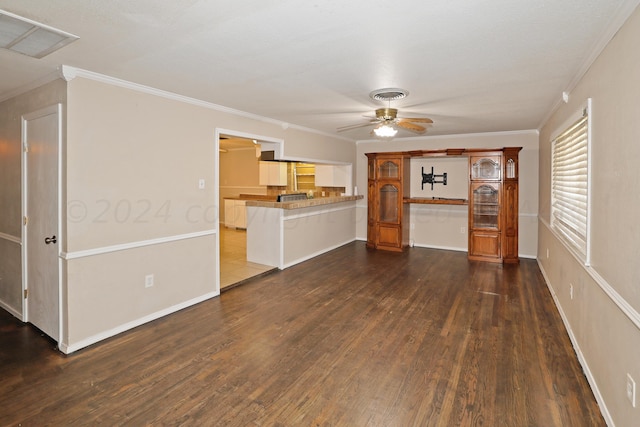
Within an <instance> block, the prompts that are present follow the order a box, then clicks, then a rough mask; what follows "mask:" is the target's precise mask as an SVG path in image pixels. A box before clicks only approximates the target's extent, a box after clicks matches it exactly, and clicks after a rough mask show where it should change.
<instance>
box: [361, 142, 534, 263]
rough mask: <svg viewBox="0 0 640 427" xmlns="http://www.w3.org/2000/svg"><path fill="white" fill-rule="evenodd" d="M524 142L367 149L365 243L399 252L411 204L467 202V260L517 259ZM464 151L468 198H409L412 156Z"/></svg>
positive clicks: (406, 235)
mask: <svg viewBox="0 0 640 427" xmlns="http://www.w3.org/2000/svg"><path fill="white" fill-rule="evenodd" d="M521 149H522V147H505V148H500V149H444V150H419V151H410V152H393V153H367V158H368V167H369V171H368V191H367V197H368V215H367V246H368V247H370V248H375V249H384V250H391V251H402V250H403V249H404V248H405V247H407V246H408V244H409V205H410V204H411V203H420V204H436V203H437V204H456V205H459V204H468V205H469V227H468V233H469V246H468V253H469V259H472V260H478V261H490V262H505V263H517V262H518V153H519V152H520V150H521ZM418 156H420V157H442V156H467V157H468V158H469V199H468V200H460V199H450V200H447V199H442V198H438V199H436V200H434V199H428V198H424V199H422V198H411V197H410V194H411V193H410V182H409V181H410V166H409V165H410V163H409V162H410V159H411V157H418Z"/></svg>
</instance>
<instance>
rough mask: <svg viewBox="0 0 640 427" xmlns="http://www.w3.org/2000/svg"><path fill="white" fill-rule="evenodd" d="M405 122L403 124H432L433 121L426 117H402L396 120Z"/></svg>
mask: <svg viewBox="0 0 640 427" xmlns="http://www.w3.org/2000/svg"><path fill="white" fill-rule="evenodd" d="M403 120H404V121H405V122H414V123H433V120H431V119H430V118H428V117H402V118H400V119H398V121H403Z"/></svg>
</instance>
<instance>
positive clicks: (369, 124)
mask: <svg viewBox="0 0 640 427" xmlns="http://www.w3.org/2000/svg"><path fill="white" fill-rule="evenodd" d="M378 122H379V120H371V121H369V122H367V123H359V124H356V125H347V126H342V127H339V128H338V132H343V131H345V130H351V129H358V128H363V127H365V126H371V125H375V124H377V123H378Z"/></svg>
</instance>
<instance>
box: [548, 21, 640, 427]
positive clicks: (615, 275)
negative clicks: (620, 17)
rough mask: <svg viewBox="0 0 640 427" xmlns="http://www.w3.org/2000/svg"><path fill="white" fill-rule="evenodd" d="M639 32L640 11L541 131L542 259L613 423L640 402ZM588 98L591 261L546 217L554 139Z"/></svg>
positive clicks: (627, 422) (630, 419) (632, 417)
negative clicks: (637, 393) (631, 393)
mask: <svg viewBox="0 0 640 427" xmlns="http://www.w3.org/2000/svg"><path fill="white" fill-rule="evenodd" d="M638 40H640V10H636V11H635V12H634V13H633V14H632V16H631V17H630V18H629V20H628V21H627V22H626V24H625V25H624V26H623V27H622V28H621V29H620V31H619V32H618V33H617V34H616V35H615V36H614V38H613V39H612V41H611V42H610V43H609V44H608V46H607V47H606V48H605V49H604V51H603V52H602V53H601V54H600V56H599V57H598V58H597V60H596V61H595V62H594V63H593V64H592V66H591V68H590V69H589V71H588V72H587V73H586V74H585V75H584V77H583V78H582V79H581V80H580V81H579V83H578V84H577V85H576V87H575V88H574V89H573V90H572V91H571V93H570V96H569V102H568V103H567V104H562V105H560V107H559V108H558V109H557V110H556V111H554V112H553V114H552V115H551V117H550V118H549V120H548V121H547V122H546V123H545V124H544V126H543V128H542V130H541V132H540V180H539V192H540V210H539V214H540V226H539V235H538V238H539V243H538V262H539V264H540V266H541V268H542V270H543V272H544V275H545V279H546V280H547V282H548V284H549V287H550V289H551V291H552V293H553V294H554V297H555V298H556V302H557V305H558V308H559V309H560V312H561V313H562V315H563V318H564V321H565V323H566V325H567V329H568V330H569V334H570V336H571V338H572V340H573V342H574V346H575V347H576V351H577V353H578V357H579V358H580V360H581V362H582V364H583V367H584V369H585V372H586V373H587V376H588V377H589V379H590V381H591V384H592V388H593V389H594V392H595V394H596V398H597V399H598V401H599V403H600V407H601V409H602V411H603V413H604V414H605V417H606V419H607V420H608V422H609V424H610V425H616V426H636V425H638V424H637V423H638V421H637V420H638V419H640V402H637V405H636V408H633V407H632V406H631V404H630V402H629V401H628V400H627V397H626V375H627V374H631V375H632V377H633V378H634V379H635V381H636V383H637V384H639V385H640V361H639V360H640V359H639V358H638V355H640V313H639V312H640V264H639V263H638V259H640V244H639V242H640V227H639V226H638V224H639V223H638V212H640V168H638V159H640V144H639V143H638V141H640V120H638V118H639V117H640V78H639V77H638V76H640V49H638V46H637V45H638ZM587 98H592V99H593V101H592V102H593V111H592V114H591V118H592V133H591V136H592V152H591V154H592V157H591V160H592V163H591V166H592V171H591V177H592V190H591V191H592V192H591V203H592V211H591V214H592V215H591V229H590V233H591V239H592V240H591V244H592V258H591V266H585V265H584V264H582V263H581V262H580V261H579V260H578V259H577V258H576V257H574V256H573V255H572V254H571V252H570V251H569V250H568V249H567V248H566V247H565V246H564V245H563V244H562V243H561V241H560V240H559V239H558V237H557V236H556V235H555V234H554V233H553V231H552V230H551V229H550V226H549V217H550V199H551V196H550V186H551V183H550V170H551V143H550V138H551V135H552V134H553V133H554V132H555V131H556V130H557V129H559V127H560V126H561V124H562V123H563V122H564V121H565V120H566V119H567V118H568V117H569V116H570V115H572V114H573V113H574V112H576V111H577V110H578V109H579V108H580V106H582V105H583V104H584V103H585V102H586V100H587ZM547 251H548V254H549V256H547ZM571 286H573V299H571V297H570V291H569V289H570V287H571Z"/></svg>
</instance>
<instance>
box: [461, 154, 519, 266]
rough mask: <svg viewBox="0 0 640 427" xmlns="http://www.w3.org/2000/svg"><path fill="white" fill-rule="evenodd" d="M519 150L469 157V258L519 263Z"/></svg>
mask: <svg viewBox="0 0 640 427" xmlns="http://www.w3.org/2000/svg"><path fill="white" fill-rule="evenodd" d="M520 149H521V148H520V147H514V148H504V149H502V150H500V151H496V152H490V151H486V152H476V153H474V154H473V155H470V156H469V178H470V182H469V248H468V250H469V259H473V260H479V261H492V262H513V263H515V262H518V152H519V151H520Z"/></svg>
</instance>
